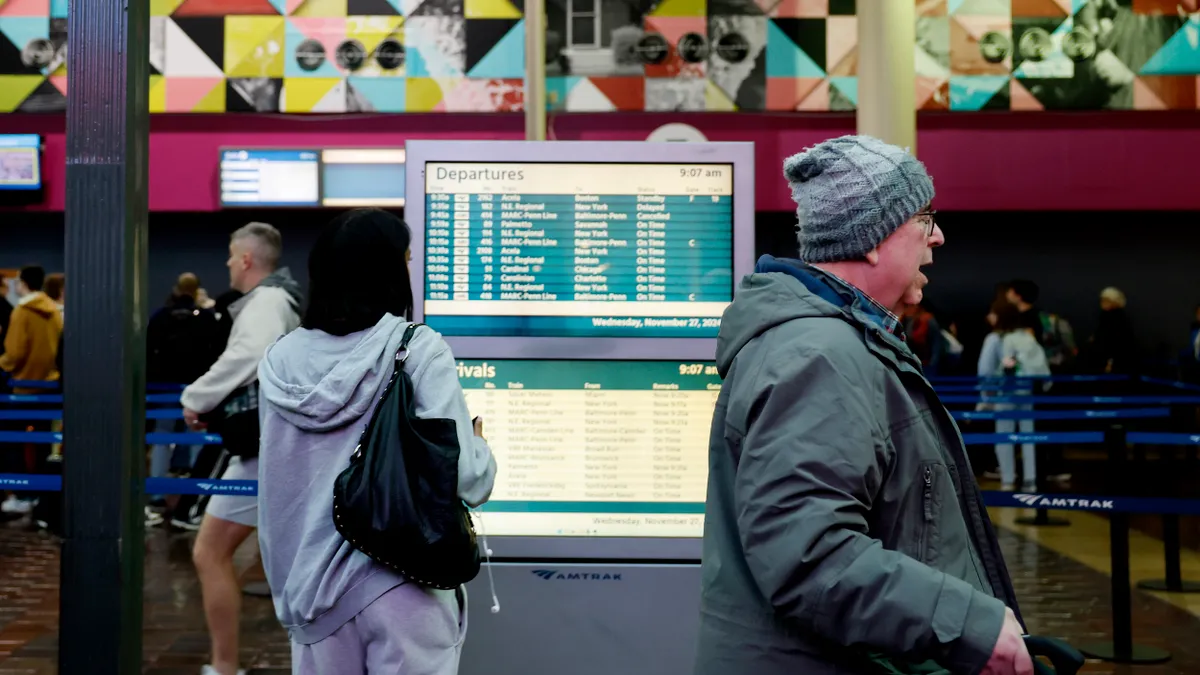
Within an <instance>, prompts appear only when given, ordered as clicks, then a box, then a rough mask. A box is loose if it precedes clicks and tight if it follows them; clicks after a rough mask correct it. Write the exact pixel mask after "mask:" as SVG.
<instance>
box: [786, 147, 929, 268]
mask: <svg viewBox="0 0 1200 675" xmlns="http://www.w3.org/2000/svg"><path fill="white" fill-rule="evenodd" d="M783 175H784V176H785V177H787V180H788V184H790V185H791V187H792V199H794V200H796V205H797V208H796V215H798V216H799V217H800V224H799V227H800V233H799V239H800V258H801V260H804V261H806V262H812V263H817V262H837V261H840V260H860V259H862V258H863V257H864V256H865V255H866V254H867V253H868V252H869V251H871V249H873V248H875V247H876V246H878V245H879V244H880V243H881V242H882V241H883V240H884V239H887V238H888V237H889V236H891V234H892V233H893V232H895V231H896V230H897V229H899V227H900V226H901V225H903V224H904V223H906V222H908V220H909V219H910V218H912V217H913V216H914V215H915V214H916V213H917V212H919V211H920V210H921V209H923V208H925V206H927V205H928V204H929V203H930V202H931V201H933V181H932V180H930V178H929V174H928V173H926V172H925V165H923V164H921V162H919V161H917V159H916V158H915V157H913V156H912V155H910V154H909V153H908V152H907V151H905V150H904V149H903V148H898V147H896V146H894V145H889V144H887V143H884V142H883V141H881V140H879V139H878V138H872V137H870V136H842V137H841V138H834V139H832V140H828V141H825V142H824V143H820V144H818V145H814V146H813V147H811V148H809V149H807V150H805V151H804V152H801V153H799V154H796V155H792V156H791V157H788V158H787V159H786V160H784V162H783Z"/></svg>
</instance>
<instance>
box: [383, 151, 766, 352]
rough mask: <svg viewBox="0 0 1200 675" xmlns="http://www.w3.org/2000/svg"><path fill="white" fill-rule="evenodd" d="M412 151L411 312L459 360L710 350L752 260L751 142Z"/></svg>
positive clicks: (408, 215) (408, 212)
mask: <svg viewBox="0 0 1200 675" xmlns="http://www.w3.org/2000/svg"><path fill="white" fill-rule="evenodd" d="M407 150H408V157H407V159H408V166H409V172H408V193H409V195H412V196H414V197H415V196H416V195H420V199H416V198H413V199H411V200H410V203H409V204H408V208H407V209H406V220H407V221H408V223H409V227H410V229H411V230H413V241H414V246H413V256H414V260H416V259H417V257H418V256H421V260H420V262H421V263H423V265H424V267H423V269H424V273H423V275H420V276H419V278H414V293H415V295H416V296H417V297H415V298H414V301H415V311H416V313H417V315H418V316H419V317H420V318H421V319H422V320H423V321H424V322H425V323H427V324H428V325H429V326H431V327H433V328H435V329H436V330H438V331H439V332H441V333H442V334H443V335H445V336H446V337H447V339H448V340H449V341H450V344H451V346H452V347H454V349H455V353H456V354H458V355H462V356H496V357H499V356H545V355H553V356H569V355H577V354H579V353H580V351H579V350H580V349H587V350H589V351H587V352H586V353H588V354H594V355H596V357H597V358H599V357H600V356H601V355H603V356H611V355H615V354H617V353H623V352H621V348H620V345H621V341H622V340H623V339H633V340H641V345H642V350H641V351H639V352H638V353H637V354H636V355H637V356H640V357H643V358H653V357H658V356H664V357H684V358H711V357H712V339H713V338H714V337H716V335H717V331H718V330H719V328H720V321H721V315H722V313H723V312H724V310H725V308H726V306H728V304H729V302H730V301H731V300H732V299H733V291H734V285H735V283H736V280H737V279H738V278H740V277H741V275H742V274H745V273H748V272H749V271H751V269H752V267H753V255H754V251H753V230H754V222H753V217H754V202H753V191H754V184H753V178H754V175H753V146H752V145H751V144H743V143H694V144H693V143H677V144H676V143H640V142H638V143H635V142H552V143H545V142H541V143H538V142H514V141H441V142H438V141H414V142H410V143H408V144H407ZM418 269H420V267H418ZM594 338H606V339H605V340H603V341H597V340H594ZM645 338H651V339H656V338H657V339H658V340H657V344H656V345H652V342H646V341H645V340H642V339H645ZM580 340H583V341H584V342H580ZM585 344H586V346H585ZM630 355H631V354H630Z"/></svg>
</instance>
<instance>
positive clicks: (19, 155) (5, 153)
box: [0, 134, 42, 190]
mask: <svg viewBox="0 0 1200 675" xmlns="http://www.w3.org/2000/svg"><path fill="white" fill-rule="evenodd" d="M41 149H42V138H41V136H38V135H37V134H0V190H39V189H41V187H42V156H41Z"/></svg>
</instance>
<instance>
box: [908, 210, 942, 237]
mask: <svg viewBox="0 0 1200 675" xmlns="http://www.w3.org/2000/svg"><path fill="white" fill-rule="evenodd" d="M935 215H937V211H934V210H932V209H931V210H929V211H918V212H917V213H916V214H914V215H913V219H914V220H916V221H917V222H918V223H920V225H921V227H922V228H924V229H925V237H926V238H929V237H932V236H933V228H934V226H935V225H936V224H937V223H936V222H934V216H935Z"/></svg>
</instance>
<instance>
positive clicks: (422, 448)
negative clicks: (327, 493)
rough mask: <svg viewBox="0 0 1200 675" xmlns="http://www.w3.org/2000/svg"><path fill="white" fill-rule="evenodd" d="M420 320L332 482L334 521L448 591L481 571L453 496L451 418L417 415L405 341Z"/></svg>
mask: <svg viewBox="0 0 1200 675" xmlns="http://www.w3.org/2000/svg"><path fill="white" fill-rule="evenodd" d="M421 325H423V324H411V325H409V326H408V328H407V329H406V330H405V332H404V336H403V338H402V339H401V342H400V348H399V349H398V350H397V351H396V361H395V366H394V369H393V373H392V379H391V380H390V381H389V382H388V384H387V387H386V388H385V390H384V393H383V396H382V398H380V400H379V403H378V404H377V405H376V407H375V411H374V413H372V415H371V421H370V422H369V423H368V424H367V428H366V430H365V431H364V432H363V435H362V438H360V439H359V443H358V447H357V448H355V450H354V454H353V455H351V457H350V466H349V467H347V468H346V469H345V470H344V471H342V473H341V474H339V475H338V477H337V480H336V481H335V482H334V487H333V522H334V525H335V526H336V527H337V530H338V532H339V533H341V535H342V536H343V537H345V539H346V541H348V542H350V545H351V546H353V547H354V548H356V549H358V550H359V551H362V552H363V553H364V554H366V555H368V556H370V557H371V559H373V560H375V561H376V562H378V563H379V564H381V565H384V566H385V567H388V568H390V569H392V570H394V571H396V572H399V573H400V574H403V575H404V576H406V577H408V578H409V579H411V580H413V581H415V582H417V583H420V584H422V585H425V586H431V587H433V588H440V589H453V588H457V587H458V586H459V585H461V584H464V583H466V582H468V581H470V580H471V579H474V578H475V576H476V575H477V574H479V567H480V560H479V558H480V555H479V546H478V544H477V543H476V541H475V528H474V526H473V524H472V523H471V516H470V513H469V511H468V509H467V505H466V504H465V503H463V501H462V499H460V498H459V497H458V457H459V453H460V448H459V445H458V430H457V427H456V425H455V422H454V420H447V419H420V418H418V417H417V416H416V402H415V399H414V396H413V383H412V379H411V378H410V377H409V376H408V373H406V372H404V362H405V361H406V360H407V359H408V343H409V341H410V340H411V339H412V337H413V334H414V333H416V331H417V328H419V327H420V326H421Z"/></svg>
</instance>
